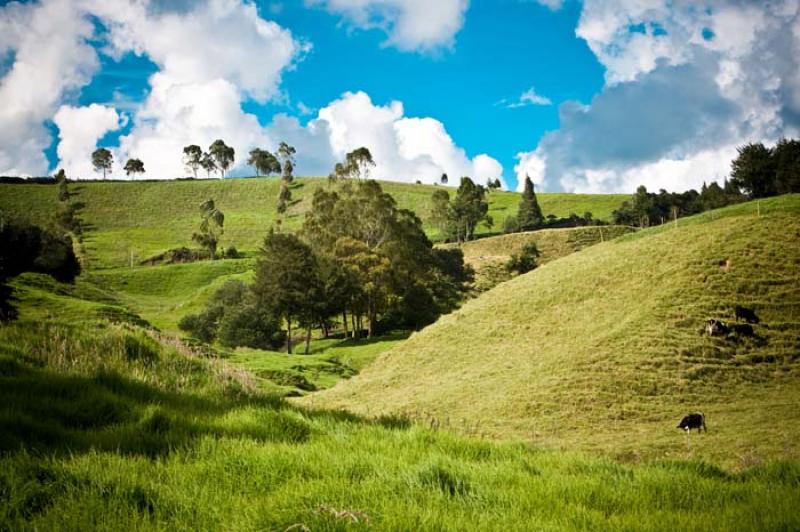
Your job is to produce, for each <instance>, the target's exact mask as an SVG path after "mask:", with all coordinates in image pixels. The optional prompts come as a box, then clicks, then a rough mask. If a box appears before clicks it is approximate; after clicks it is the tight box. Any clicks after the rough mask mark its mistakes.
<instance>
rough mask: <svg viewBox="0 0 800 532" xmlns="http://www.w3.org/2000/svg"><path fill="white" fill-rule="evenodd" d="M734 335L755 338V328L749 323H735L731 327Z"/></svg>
mask: <svg viewBox="0 0 800 532" xmlns="http://www.w3.org/2000/svg"><path fill="white" fill-rule="evenodd" d="M731 329H732V330H733V332H734V334H736V336H750V337H753V336H755V332H754V331H753V326H752V325H750V324H749V323H734V324H733V326H732V327H731Z"/></svg>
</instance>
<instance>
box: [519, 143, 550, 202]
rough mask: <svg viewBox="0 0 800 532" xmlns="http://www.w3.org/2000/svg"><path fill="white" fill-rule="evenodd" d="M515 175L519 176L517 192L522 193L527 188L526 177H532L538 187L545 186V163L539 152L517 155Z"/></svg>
mask: <svg viewBox="0 0 800 532" xmlns="http://www.w3.org/2000/svg"><path fill="white" fill-rule="evenodd" d="M517 161H519V162H518V163H517V164H516V166H514V173H515V174H516V176H517V192H522V191H523V189H524V188H525V177H530V178H531V181H533V182H534V184H536V185H542V184H544V180H545V173H544V172H545V167H546V164H545V161H544V159H543V158H542V156H541V155H540V154H539V153H537V151H531V152H524V153H518V154H517Z"/></svg>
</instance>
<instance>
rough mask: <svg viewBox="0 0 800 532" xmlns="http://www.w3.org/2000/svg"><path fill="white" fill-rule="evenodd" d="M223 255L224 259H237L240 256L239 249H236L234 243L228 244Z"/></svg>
mask: <svg viewBox="0 0 800 532" xmlns="http://www.w3.org/2000/svg"><path fill="white" fill-rule="evenodd" d="M223 255H224V256H225V258H226V259H238V258H239V257H240V256H241V255H240V254H239V250H238V249H236V246H234V245H230V246H228V247H227V249H226V250H225V252H224V253H223Z"/></svg>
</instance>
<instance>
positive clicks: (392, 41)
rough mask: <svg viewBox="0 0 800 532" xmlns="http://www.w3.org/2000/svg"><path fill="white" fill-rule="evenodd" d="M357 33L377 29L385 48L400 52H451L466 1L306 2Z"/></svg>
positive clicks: (332, 0)
mask: <svg viewBox="0 0 800 532" xmlns="http://www.w3.org/2000/svg"><path fill="white" fill-rule="evenodd" d="M306 4H308V5H318V6H322V7H324V8H325V9H326V10H328V11H329V12H331V13H335V14H338V15H341V16H342V17H344V18H345V19H346V20H347V21H348V22H349V24H351V25H352V26H354V27H356V28H360V29H380V30H382V31H384V32H385V33H386V34H387V40H386V42H385V44H386V45H387V46H394V47H396V48H398V49H400V50H403V51H418V52H431V51H435V50H439V49H441V48H450V47H452V46H453V43H454V42H455V36H456V34H457V33H458V32H459V31H460V30H461V28H462V26H463V25H464V14H465V12H466V11H467V8H469V0H437V1H435V2H431V1H429V0H306Z"/></svg>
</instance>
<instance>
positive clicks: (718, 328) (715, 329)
mask: <svg viewBox="0 0 800 532" xmlns="http://www.w3.org/2000/svg"><path fill="white" fill-rule="evenodd" d="M729 332H730V327H728V325H727V324H726V323H725V322H724V321H722V320H716V319H714V318H712V319H710V320H708V321H706V326H705V333H706V334H707V335H709V336H725V335H726V334H728V333H729Z"/></svg>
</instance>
